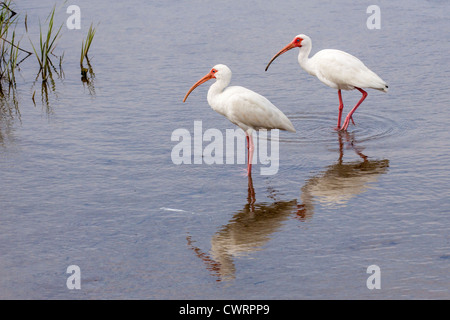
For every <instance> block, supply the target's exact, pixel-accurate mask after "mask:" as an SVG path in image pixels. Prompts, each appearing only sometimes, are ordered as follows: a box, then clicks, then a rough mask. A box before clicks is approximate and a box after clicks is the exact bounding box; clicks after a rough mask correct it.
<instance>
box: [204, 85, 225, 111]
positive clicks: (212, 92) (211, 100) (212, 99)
mask: <svg viewBox="0 0 450 320" xmlns="http://www.w3.org/2000/svg"><path fill="white" fill-rule="evenodd" d="M229 83H230V81H229V80H228V81H227V80H223V79H220V80H216V82H215V83H213V84H212V85H211V87H209V90H208V104H209V105H210V106H211V108H213V109H214V110H216V111H217V112H220V110H217V109H218V108H220V106H219V103H218V101H219V97H220V95H221V94H222V92H223V91H224V90H225V88H226V87H227V86H228V84H229Z"/></svg>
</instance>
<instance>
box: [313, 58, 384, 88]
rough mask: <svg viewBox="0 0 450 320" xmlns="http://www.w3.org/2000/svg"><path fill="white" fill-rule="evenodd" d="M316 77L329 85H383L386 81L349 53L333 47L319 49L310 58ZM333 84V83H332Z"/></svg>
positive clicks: (374, 86)
mask: <svg viewBox="0 0 450 320" xmlns="http://www.w3.org/2000/svg"><path fill="white" fill-rule="evenodd" d="M312 59H314V62H315V65H316V73H317V77H318V78H319V79H320V80H321V81H323V82H324V83H326V84H327V85H329V86H331V87H336V85H337V86H338V87H342V88H345V86H349V88H351V87H359V88H374V89H378V88H380V87H384V86H385V85H386V83H385V82H384V81H383V80H382V79H381V78H380V77H379V76H378V75H376V74H375V73H374V72H373V71H371V70H370V69H369V68H367V67H366V66H365V65H364V63H363V62H362V61H361V60H359V59H358V58H356V57H355V56H352V55H351V54H349V53H347V52H344V51H340V50H334V49H326V50H322V51H319V52H318V53H317V54H315V55H314V57H313V58H312ZM333 84H334V85H333Z"/></svg>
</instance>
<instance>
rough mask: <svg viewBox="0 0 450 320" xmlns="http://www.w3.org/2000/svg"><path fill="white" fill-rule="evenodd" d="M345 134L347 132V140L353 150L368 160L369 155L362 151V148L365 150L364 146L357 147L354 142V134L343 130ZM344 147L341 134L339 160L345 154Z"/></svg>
mask: <svg viewBox="0 0 450 320" xmlns="http://www.w3.org/2000/svg"><path fill="white" fill-rule="evenodd" d="M343 134H345V140H346V141H347V143H348V144H349V145H350V147H351V148H352V149H353V151H355V153H356V154H357V155H358V156H360V157H361V158H362V159H363V160H364V161H366V160H367V156H366V155H365V154H363V153H362V150H364V148H363V147H357V146H355V144H354V143H353V141H354V139H353V138H354V137H353V135H350V134H349V133H348V132H343ZM342 147H343V143H342V137H341V135H340V134H339V149H340V157H339V160H340V161H342V156H343V151H342Z"/></svg>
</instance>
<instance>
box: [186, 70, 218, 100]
mask: <svg viewBox="0 0 450 320" xmlns="http://www.w3.org/2000/svg"><path fill="white" fill-rule="evenodd" d="M212 78H214V74H212V73H211V72H210V73H208V74H207V75H206V76H204V77H203V78H201V79H200V80H198V81H197V82H196V83H194V85H193V86H192V87H191V88H190V89H189V91H188V92H187V93H186V95H185V96H184V99H183V102H185V101H186V99H187V97H188V96H189V95H190V94H191V92H192V91H194V89H195V88H197V87H198V86H199V85H201V84H202V83H205V82H206V81H208V80H210V79H212Z"/></svg>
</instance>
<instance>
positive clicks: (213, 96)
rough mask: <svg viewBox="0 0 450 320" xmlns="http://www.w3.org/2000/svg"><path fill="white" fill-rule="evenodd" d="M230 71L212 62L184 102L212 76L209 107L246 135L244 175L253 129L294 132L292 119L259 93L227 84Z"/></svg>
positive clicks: (249, 171)
mask: <svg viewBox="0 0 450 320" xmlns="http://www.w3.org/2000/svg"><path fill="white" fill-rule="evenodd" d="M231 76H232V73H231V70H230V68H228V67H227V66H226V65H223V64H218V65H215V66H214V67H213V68H212V69H211V71H210V72H209V73H208V74H207V75H205V76H204V77H203V78H201V79H200V80H199V81H197V82H196V83H195V84H194V85H193V86H192V87H191V89H189V91H188V92H187V93H186V95H185V97H184V99H183V101H186V99H187V97H188V96H189V94H190V93H191V92H192V91H193V90H194V89H195V88H196V87H197V86H199V85H201V84H202V83H204V82H206V81H208V80H210V79H213V78H215V79H216V82H214V83H213V84H212V85H211V87H210V88H209V90H208V103H209V105H210V106H211V108H212V109H213V110H215V111H217V112H218V113H220V114H221V115H223V116H225V117H226V118H227V119H228V120H230V121H231V122H232V123H234V124H235V125H237V126H239V127H240V128H241V129H242V130H244V131H245V133H246V135H247V147H248V157H247V162H248V164H247V175H248V176H251V170H252V159H253V151H254V144H253V136H252V133H253V130H261V129H264V130H272V129H280V130H287V131H291V132H295V129H294V126H293V125H292V123H291V121H290V120H289V119H288V117H286V116H285V115H284V113H283V112H281V111H280V110H279V109H278V108H277V107H275V106H274V105H273V104H272V103H271V102H270V101H269V100H268V99H266V98H265V97H263V96H262V95H260V94H258V93H256V92H254V91H251V90H249V89H246V88H244V87H239V86H232V87H228V85H229V84H230V81H231Z"/></svg>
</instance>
